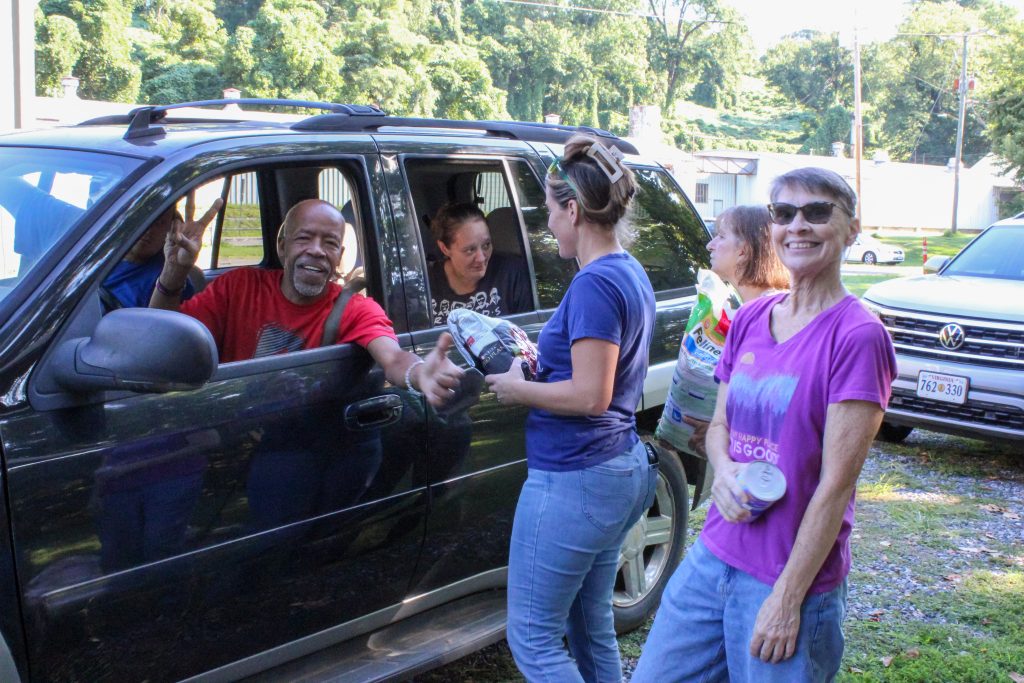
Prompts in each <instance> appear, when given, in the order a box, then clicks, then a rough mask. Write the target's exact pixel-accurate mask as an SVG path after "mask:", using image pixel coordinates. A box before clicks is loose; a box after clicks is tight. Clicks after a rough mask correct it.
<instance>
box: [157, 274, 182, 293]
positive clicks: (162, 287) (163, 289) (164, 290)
mask: <svg viewBox="0 0 1024 683" xmlns="http://www.w3.org/2000/svg"><path fill="white" fill-rule="evenodd" d="M156 291H158V292H160V293H161V294H163V295H164V296H180V295H181V293H182V292H183V291H185V285H182V286H181V287H178V288H177V289H169V288H168V287H167V286H166V285H164V283H162V282H160V278H157V279H156Z"/></svg>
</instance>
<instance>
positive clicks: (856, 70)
mask: <svg viewBox="0 0 1024 683" xmlns="http://www.w3.org/2000/svg"><path fill="white" fill-rule="evenodd" d="M854 16H856V15H854ZM853 122H854V123H853V136H854V156H853V158H854V169H855V173H856V178H857V187H856V188H855V189H856V190H857V217H858V218H859V219H860V220H861V221H863V220H864V198H863V197H861V194H860V160H861V158H862V157H863V156H864V122H863V120H862V119H861V115H860V42H859V41H858V40H857V24H856V21H854V26H853Z"/></svg>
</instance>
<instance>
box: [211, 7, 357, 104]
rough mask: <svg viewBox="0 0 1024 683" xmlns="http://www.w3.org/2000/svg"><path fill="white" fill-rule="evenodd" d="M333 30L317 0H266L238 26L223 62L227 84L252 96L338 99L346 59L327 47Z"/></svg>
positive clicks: (223, 71)
mask: <svg viewBox="0 0 1024 683" xmlns="http://www.w3.org/2000/svg"><path fill="white" fill-rule="evenodd" d="M332 42H333V40H332V33H331V30H330V26H329V25H328V23H327V14H326V12H325V11H324V9H323V8H322V7H321V6H320V5H319V4H318V3H316V2H314V1H313V0H266V2H264V4H263V5H262V6H261V7H260V9H259V12H257V14H256V17H255V19H253V20H252V21H250V22H249V23H248V24H247V25H246V26H241V27H239V28H238V29H237V30H236V31H235V33H234V35H232V37H231V39H230V40H229V41H228V45H227V48H226V49H225V53H224V60H223V61H222V62H221V71H222V73H223V76H224V83H225V84H226V85H231V86H233V87H236V88H239V89H240V90H242V92H243V93H244V94H245V95H246V96H247V97H285V98H302V99H326V100H331V99H334V98H335V97H336V95H337V93H338V89H339V87H340V86H341V73H340V72H341V67H342V65H343V63H344V62H343V60H342V59H340V58H339V57H338V55H336V54H334V53H333V52H332V51H331V50H330V49H325V46H329V45H331V43H332Z"/></svg>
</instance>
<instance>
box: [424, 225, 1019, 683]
mask: <svg viewBox="0 0 1024 683" xmlns="http://www.w3.org/2000/svg"><path fill="white" fill-rule="evenodd" d="M929 243H930V240H929ZM875 448H876V449H877V450H876V451H874V454H873V455H872V456H871V457H872V459H873V460H872V463H873V468H872V474H871V476H865V477H862V479H861V481H860V482H859V484H858V488H857V490H858V493H857V495H858V501H857V525H856V527H855V529H854V537H853V539H852V541H853V553H854V559H853V570H852V571H851V574H850V584H851V586H854V587H860V588H861V589H862V590H863V592H862V594H861V597H859V602H860V603H861V604H862V605H869V606H870V605H872V604H874V605H877V606H878V609H879V612H878V613H877V614H875V615H874V616H870V617H867V618H865V617H861V618H854V617H852V616H851V617H849V618H847V620H846V622H845V623H844V631H845V632H846V652H845V655H844V658H843V664H842V669H841V671H840V674H839V676H838V678H837V680H838V681H840V683H854V682H856V683H859V682H862V681H871V682H882V681H885V682H891V683H931V682H932V681H942V682H943V683H988V682H989V681H992V682H996V683H1013V679H1011V677H1010V674H1011V673H1015V674H1024V599H1022V598H1021V596H1022V595H1024V540H1021V541H1016V542H1014V541H1010V542H1007V543H1003V542H1000V541H998V540H996V539H995V538H991V537H987V536H985V535H984V534H983V533H982V531H983V529H984V528H985V527H984V526H982V525H983V524H984V523H985V522H988V523H992V522H993V521H997V523H1000V524H1002V523H1005V524H1014V525H1016V527H1015V528H1017V529H1021V528H1022V525H1024V522H1021V521H1019V520H1012V519H1005V520H1002V519H998V520H997V518H995V517H993V513H992V512H989V511H986V510H984V509H983V508H981V505H983V504H986V503H992V504H996V505H1002V506H1005V505H1007V504H1009V503H1010V502H1011V501H1008V500H1003V499H1000V498H999V497H998V495H997V494H996V491H997V487H995V486H992V484H993V483H994V482H997V481H999V480H1001V479H1006V478H1011V479H1014V480H1017V481H1021V480H1022V479H1024V464H1022V461H1021V456H1020V453H1019V448H1017V447H1015V446H1008V445H1003V444H998V443H990V442H983V441H976V440H972V439H965V438H961V437H954V436H945V435H937V434H932V433H928V432H915V433H914V434H913V435H912V436H911V437H910V439H909V440H908V441H907V442H906V443H904V444H889V443H882V442H876V443H875ZM878 451H882V452H883V453H879V452H878ZM936 472H939V473H941V474H942V475H943V476H944V477H958V478H961V479H960V486H959V490H958V491H953V490H945V489H944V488H943V486H942V485H941V483H942V480H939V485H938V486H937V485H936V481H937V480H936V479H935V478H934V473H936ZM999 490H1002V489H999ZM707 507H708V506H707V504H706V503H705V504H704V505H702V506H701V507H700V508H699V509H698V510H695V511H693V512H691V513H690V519H689V525H688V526H689V529H690V538H689V540H690V541H691V542H692V540H693V538H695V536H696V534H697V533H698V531H699V529H700V527H701V525H702V524H703V521H704V517H705V515H706V512H707ZM1008 538H1011V539H1012V538H1014V536H1013V534H1009V535H1008ZM1018 538H1021V537H1020V536H1018ZM980 548H984V551H981V550H979V549H980ZM898 571H904V572H909V574H910V575H911V576H912V577H913V582H912V583H910V584H904V583H903V582H901V581H899V580H894V579H892V578H890V577H889V573H890V572H898ZM879 574H880V575H879ZM869 586H870V591H868V590H867V588H868V587H869ZM855 590H856V588H855ZM901 606H903V607H909V608H912V609H915V610H917V611H918V612H919V613H920V614H921V615H923V616H922V618H921V619H916V618H908V617H907V616H906V615H905V614H902V613H901V612H900V607H901ZM650 626H651V622H650V621H648V622H647V624H645V625H644V626H643V627H641V628H640V629H638V630H636V631H634V632H633V633H629V634H626V635H624V636H622V637H620V638H619V645H620V648H621V651H622V655H623V658H624V659H625V660H633V659H635V658H636V657H638V656H639V654H640V652H641V651H642V648H643V644H644V642H645V641H646V639H647V633H648V631H649V630H650ZM414 680H415V681H418V682H419V683H440V682H441V681H446V682H447V681H474V682H475V683H497V682H499V681H501V682H504V681H521V680H522V677H521V676H520V675H519V674H518V672H517V671H516V669H515V665H514V663H513V661H512V657H511V654H510V653H509V651H508V647H507V645H506V644H505V643H504V642H503V643H501V644H500V645H496V646H492V647H490V648H488V649H486V650H484V651H483V652H481V653H477V654H474V655H470V656H469V657H466V658H464V659H462V660H459V661H458V662H455V663H453V664H450V665H448V666H447V667H444V668H442V669H438V670H436V671H434V672H431V673H428V674H424V675H422V676H418V677H416V678H415V679H414Z"/></svg>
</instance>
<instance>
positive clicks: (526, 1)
mask: <svg viewBox="0 0 1024 683" xmlns="http://www.w3.org/2000/svg"><path fill="white" fill-rule="evenodd" d="M489 1H490V2H498V3H502V4H506V5H524V6H527V7H540V8H544V9H557V10H562V11H564V12H590V13H593V14H614V15H617V16H622V17H636V18H637V19H659V20H661V19H672V20H673V21H674V20H675V19H677V18H678V17H669V16H668V15H665V16H661V15H660V14H646V13H644V12H621V11H619V10H612V9H601V8H599V7H580V6H578V5H556V4H554V3H550V2H533V1H531V0H489ZM693 21H698V22H701V23H705V24H735V23H742V22H735V21H722V20H721V19H694V20H693Z"/></svg>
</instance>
